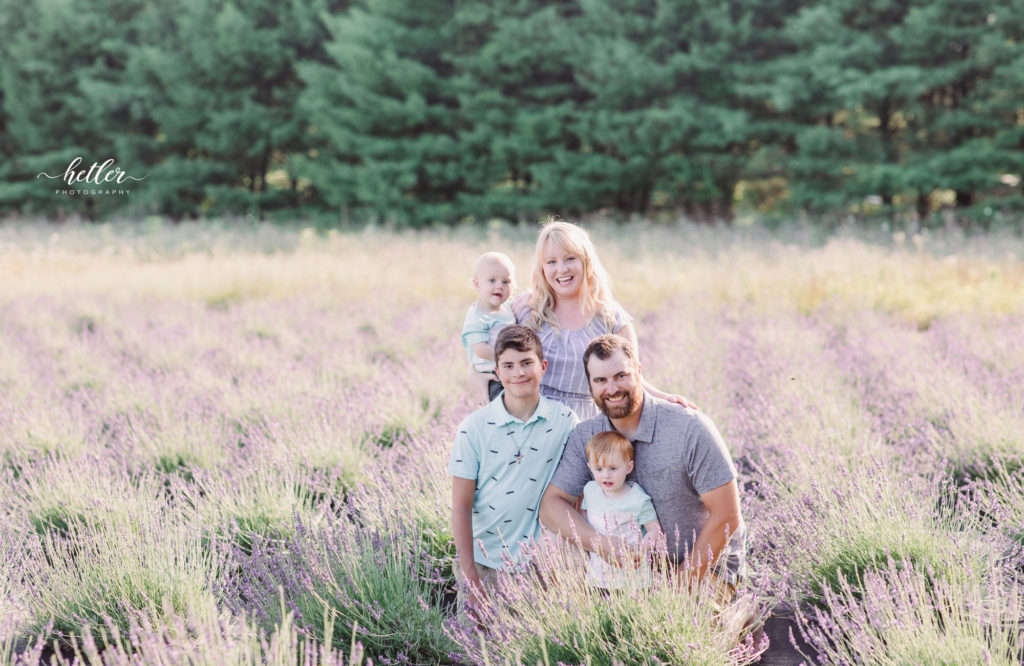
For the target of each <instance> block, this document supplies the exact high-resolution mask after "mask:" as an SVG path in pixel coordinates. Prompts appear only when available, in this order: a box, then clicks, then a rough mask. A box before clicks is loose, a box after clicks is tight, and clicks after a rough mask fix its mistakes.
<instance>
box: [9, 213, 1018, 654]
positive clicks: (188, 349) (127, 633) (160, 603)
mask: <svg viewBox="0 0 1024 666" xmlns="http://www.w3.org/2000/svg"><path fill="white" fill-rule="evenodd" d="M592 233H593V235H594V238H595V242H596V244H597V247H598V249H599V251H600V252H601V255H602V259H603V261H604V263H605V265H606V266H607V268H608V270H609V273H610V274H611V275H612V277H613V279H614V290H615V294H616V296H617V298H618V299H619V300H620V301H621V302H622V303H623V305H624V306H625V307H626V308H627V310H629V311H630V313H631V314H633V316H634V317H635V318H636V325H637V330H638V334H639V339H640V346H641V355H642V358H643V362H644V371H645V374H646V375H647V377H648V378H649V379H651V380H652V382H653V383H654V384H655V385H657V386H659V387H662V388H665V389H667V390H671V391H675V392H679V393H683V394H685V395H687V396H688V397H689V398H691V399H692V400H694V401H695V402H696V403H697V404H698V405H700V407H701V409H703V410H704V411H705V412H706V413H708V414H709V415H710V416H711V417H712V418H713V419H714V420H715V422H716V423H717V424H718V426H719V428H720V429H721V431H722V433H723V435H724V436H725V439H726V442H727V443H728V445H729V447H730V450H731V452H732V454H733V457H734V459H735V460H736V461H737V466H738V468H739V469H740V473H741V479H740V481H741V488H742V490H743V493H744V494H743V510H744V516H745V518H746V520H747V524H748V551H749V555H748V557H749V560H750V563H751V565H752V566H753V569H754V574H753V576H752V578H751V580H750V583H749V588H748V589H749V590H750V591H751V592H752V593H753V594H755V595H756V598H757V599H758V601H759V603H760V604H761V605H762V608H763V612H764V613H765V614H771V615H773V616H781V617H787V618H792V621H793V622H794V626H795V627H796V632H795V633H796V635H795V638H796V639H797V640H798V642H800V644H801V645H802V646H803V647H802V648H801V649H802V650H804V652H805V654H806V655H807V659H808V663H830V664H831V663H834V664H879V665H882V664H906V665H908V666H909V665H914V664H946V665H954V664H964V665H967V664H971V665H974V664H1001V665H1009V664H1019V663H1021V661H1022V654H1024V653H1022V651H1024V639H1022V637H1021V631H1022V630H1024V625H1022V623H1021V618H1022V617H1024V242H1022V241H1021V239H1020V238H1018V237H1014V236H989V237H977V238H963V237H960V236H956V235H944V234H936V233H931V234H924V235H914V236H910V237H908V236H905V235H903V234H895V235H892V234H887V235H876V236H868V235H866V234H864V233H861V234H855V233H852V232H847V233H840V234H837V235H836V236H835V237H833V238H831V239H825V238H820V237H818V236H817V235H815V234H812V233H809V232H806V233H804V232H799V231H788V232H779V233H776V234H770V233H768V232H766V231H763V230H758V229H751V228H747V229H728V230H727V229H710V228H706V227H693V226H680V227H672V228H665V227H658V226H648V225H638V226H635V227H630V228H621V227H620V228H616V227H613V226H607V227H604V226H598V227H595V228H593V229H592ZM533 238H534V230H533V229H529V228H526V229H517V228H512V227H497V228H492V229H490V230H489V231H486V232H485V231H480V230H452V231H434V232H429V233H427V232H422V233H412V232H408V233H395V232H385V231H379V230H368V231H363V232H351V233H345V232H343V233H338V232H330V233H316V232H314V231H312V230H298V229H295V230H292V229H283V228H275V227H271V226H258V225H257V226H254V225H249V224H244V223H239V224H237V225H235V226H230V225H215V224H204V225H196V224H191V225H189V224H183V225H179V226H174V225H167V224H162V223H160V222H159V221H157V220H149V221H145V222H140V223H135V224H120V225H118V224H115V225H102V226H75V225H67V226H53V225H47V224H45V223H35V224H29V223H25V224H14V223H5V224H4V225H2V226H0V475H2V476H0V664H22V663H24V664H33V665H34V664H38V663H40V662H44V663H49V662H50V661H51V660H53V661H54V662H60V663H72V662H74V663H96V664H98V663H103V664H129V663H132V664H135V663H138V664H182V663H188V664H308V665H313V664H360V663H371V662H372V663H374V664H405V663H412V664H440V663H460V664H471V663H491V664H498V663H503V662H507V663H523V664H535V663H538V662H541V663H548V664H556V663H559V662H562V663H567V664H577V663H592V664H611V663H615V662H619V663H674V664H683V663H685V664H706V665H708V666H720V665H721V664H747V663H756V662H757V661H758V659H760V658H761V650H762V649H763V647H764V646H763V645H757V644H754V641H753V640H750V639H748V640H747V641H746V642H743V641H742V640H741V638H742V637H741V636H740V634H738V633H737V632H736V631H735V630H734V629H731V628H729V627H725V626H723V625H722V624H721V623H718V622H716V621H714V618H710V617H709V616H708V611H707V610H706V607H704V606H702V605H701V604H699V603H697V602H696V600H695V599H694V598H693V596H692V595H689V594H687V593H682V592H671V593H668V592H666V591H665V590H664V589H658V588H654V589H651V590H642V591H637V592H633V593H631V594H630V595H623V596H620V597H615V598H614V599H613V600H604V599H602V598H601V597H600V596H599V595H596V594H594V593H593V592H592V591H591V590H589V589H588V588H587V587H586V585H585V584H581V582H580V581H581V580H582V578H581V576H582V574H581V572H580V570H579V562H578V561H577V560H575V559H573V558H572V557H566V558H565V561H564V563H563V565H564V568H565V570H564V571H562V572H561V573H560V575H559V578H560V580H561V581H562V583H561V584H560V585H558V586H556V588H555V589H551V590H547V591H545V590H542V589H540V588H539V587H538V585H537V584H536V582H535V581H533V580H532V579H525V580H520V581H518V582H517V583H515V584H513V585H510V587H509V590H508V591H507V598H508V599H509V600H511V601H514V602H515V603H513V604H512V607H511V608H505V609H503V610H502V609H498V610H497V611H496V615H495V617H494V618H493V622H492V624H491V625H490V629H491V633H490V635H489V636H488V637H487V638H486V639H484V640H481V638H480V637H479V636H477V635H475V634H474V633H473V632H467V631H464V630H459V629H457V628H456V627H455V626H454V624H453V623H452V622H451V621H450V615H451V612H452V608H451V604H452V599H453V594H452V589H453V578H452V573H451V566H450V561H451V557H452V555H453V554H454V549H453V546H452V541H451V531H450V526H449V516H450V500H451V498H450V492H451V490H450V483H449V480H448V478H447V477H446V474H445V468H446V464H447V460H448V454H449V451H450V440H451V435H452V433H453V431H454V428H455V425H456V424H457V423H458V421H459V420H460V419H461V418H462V417H464V416H465V415H466V414H467V413H468V412H469V410H470V399H469V396H468V393H467V390H466V388H465V385H464V378H465V357H464V355H463V352H462V349H461V348H460V346H459V341H458V340H459V338H458V334H459V328H460V325H461V322H462V318H463V315H464V313H465V308H466V305H467V304H468V303H469V302H470V301H471V300H472V299H473V298H474V294H473V292H472V291H471V289H470V286H469V274H470V272H471V268H472V264H473V260H474V259H475V257H476V256H477V255H478V254H479V253H480V252H482V251H484V250H490V249H502V250H504V251H506V252H507V253H508V254H509V255H511V256H512V258H513V259H514V260H515V262H516V265H517V268H518V276H517V278H518V282H519V286H520V288H523V287H524V286H525V285H526V284H527V283H528V280H529V271H530V270H531V267H532V257H531V249H532V241H533ZM516 609H518V610H516Z"/></svg>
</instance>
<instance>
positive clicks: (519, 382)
mask: <svg viewBox="0 0 1024 666" xmlns="http://www.w3.org/2000/svg"><path fill="white" fill-rule="evenodd" d="M496 366H497V367H496V368H495V371H496V372H497V374H498V379H500V380H501V385H502V386H504V387H505V393H506V394H507V395H509V396H511V397H513V398H518V399H524V398H531V397H534V396H537V395H540V378H541V377H543V376H544V370H546V369H547V367H548V362H547V361H541V360H540V359H538V358H537V352H534V351H525V352H521V351H516V350H515V349H506V350H505V351H503V352H501V355H500V356H499V357H498V360H497V362H496Z"/></svg>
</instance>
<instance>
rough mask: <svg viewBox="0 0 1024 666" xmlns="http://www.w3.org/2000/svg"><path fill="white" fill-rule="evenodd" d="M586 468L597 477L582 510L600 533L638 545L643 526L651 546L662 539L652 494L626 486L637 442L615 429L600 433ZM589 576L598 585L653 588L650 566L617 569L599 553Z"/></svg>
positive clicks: (585, 493) (586, 488) (586, 489)
mask: <svg viewBox="0 0 1024 666" xmlns="http://www.w3.org/2000/svg"><path fill="white" fill-rule="evenodd" d="M586 451H587V466H588V467H590V473H591V474H592V475H593V476H594V480H593V481H588V482H587V485H585V486H584V487H583V504H582V507H581V508H582V511H581V512H580V513H581V514H582V515H583V517H584V518H586V519H587V522H588V523H590V525H591V527H593V528H594V529H595V530H597V532H598V533H599V534H609V535H613V536H618V537H622V538H623V540H625V541H626V542H627V543H629V544H631V545H637V544H638V541H639V537H640V533H641V530H640V528H641V526H643V530H644V532H645V533H646V536H645V537H644V542H646V543H648V544H650V543H652V542H654V541H655V540H656V539H658V538H660V536H661V525H660V524H659V523H658V517H657V515H656V514H655V513H654V504H653V503H652V502H651V498H650V496H649V495H648V494H647V493H645V492H644V491H643V489H642V488H640V486H638V485H637V484H635V483H626V475H627V474H629V473H630V472H632V471H633V444H632V443H631V442H630V441H629V440H628V439H626V438H625V437H623V436H622V435H621V434H619V433H618V432H615V431H609V432H599V433H598V434H596V435H594V436H593V437H592V438H591V439H590V441H589V442H587V450H586ZM590 578H591V582H593V583H594V585H596V586H597V587H601V588H606V589H615V588H621V587H625V586H626V585H627V584H628V583H630V581H637V584H640V585H645V586H646V585H650V567H649V566H644V567H643V568H642V569H639V570H637V572H636V573H635V574H630V573H629V572H626V571H623V570H621V569H616V568H614V567H612V566H610V565H609V564H608V563H607V562H605V561H604V560H603V559H601V557H600V556H599V555H598V554H597V553H591V554H590Z"/></svg>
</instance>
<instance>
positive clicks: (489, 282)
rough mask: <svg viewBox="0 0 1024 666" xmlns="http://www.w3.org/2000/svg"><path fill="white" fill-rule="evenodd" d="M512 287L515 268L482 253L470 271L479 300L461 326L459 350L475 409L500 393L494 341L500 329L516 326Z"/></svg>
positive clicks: (498, 256) (508, 261) (503, 257)
mask: <svg viewBox="0 0 1024 666" xmlns="http://www.w3.org/2000/svg"><path fill="white" fill-rule="evenodd" d="M514 284H515V266H513V264H512V260H511V259H509V258H508V256H506V255H504V254H502V253H501V252H485V253H484V254H482V255H480V257H479V258H478V259H477V260H476V266H475V268H474V269H473V288H474V289H476V291H477V295H478V298H477V300H476V302H475V303H473V304H472V305H470V306H469V310H468V311H467V312H466V321H465V323H464V324H463V325H462V346H463V347H465V348H466V353H467V355H468V356H469V362H470V366H471V367H470V369H469V390H470V393H471V394H472V396H473V401H474V402H475V403H476V404H477V406H481V405H485V404H487V403H488V402H490V401H491V400H493V399H494V398H495V396H497V395H498V394H499V393H501V382H499V381H498V377H497V375H495V374H494V341H495V340H496V339H497V338H498V333H499V332H500V331H501V329H503V328H505V327H506V326H508V325H510V324H514V323H516V319H515V316H514V315H513V314H512V310H511V309H510V308H509V307H508V298H509V296H511V295H512V287H513V285H514Z"/></svg>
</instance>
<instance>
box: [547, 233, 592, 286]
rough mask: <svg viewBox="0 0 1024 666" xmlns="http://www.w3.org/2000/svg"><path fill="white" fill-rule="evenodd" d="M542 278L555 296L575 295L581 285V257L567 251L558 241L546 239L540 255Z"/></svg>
mask: <svg viewBox="0 0 1024 666" xmlns="http://www.w3.org/2000/svg"><path fill="white" fill-rule="evenodd" d="M541 258H542V261H543V267H544V280H545V281H547V283H548V286H549V287H550V288H551V291H553V292H554V293H555V296H556V298H571V297H574V296H576V295H577V294H578V293H579V291H580V288H581V287H582V286H583V277H584V268H583V259H582V258H581V257H580V256H579V255H578V254H577V253H574V252H569V251H568V250H566V249H565V248H563V247H562V246H561V245H559V244H558V243H556V242H554V241H552V240H548V241H547V242H546V243H545V244H544V250H543V252H542V255H541Z"/></svg>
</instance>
